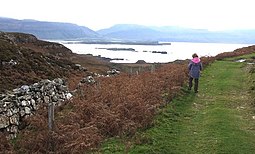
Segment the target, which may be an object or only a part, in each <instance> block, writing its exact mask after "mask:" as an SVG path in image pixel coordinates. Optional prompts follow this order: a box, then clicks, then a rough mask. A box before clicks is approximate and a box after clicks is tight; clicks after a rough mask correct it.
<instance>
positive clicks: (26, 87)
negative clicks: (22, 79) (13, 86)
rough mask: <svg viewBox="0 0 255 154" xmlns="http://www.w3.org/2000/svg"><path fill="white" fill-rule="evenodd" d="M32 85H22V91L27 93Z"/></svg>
mask: <svg viewBox="0 0 255 154" xmlns="http://www.w3.org/2000/svg"><path fill="white" fill-rule="evenodd" d="M29 89H30V87H29V86H28V85H23V86H21V87H20V91H21V92H22V93H27V92H28V91H29Z"/></svg>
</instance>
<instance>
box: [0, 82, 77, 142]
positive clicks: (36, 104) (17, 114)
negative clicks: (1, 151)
mask: <svg viewBox="0 0 255 154" xmlns="http://www.w3.org/2000/svg"><path fill="white" fill-rule="evenodd" d="M71 97H72V94H71V93H69V91H68V88H67V86H65V82H64V80H63V79H60V78H57V79H54V80H53V81H50V80H42V81H40V82H38V83H35V84H33V85H30V86H28V85H23V86H21V87H20V88H17V89H14V90H13V91H12V92H9V93H8V94H0V130H1V131H4V132H8V133H9V134H10V136H9V137H10V138H15V137H16V135H17V133H18V131H19V128H20V127H19V126H20V125H21V124H22V121H23V119H24V118H26V117H28V116H31V115H33V114H34V113H35V111H36V110H38V109H39V108H40V107H41V106H43V105H46V106H48V104H49V103H53V104H54V105H58V106H60V105H61V103H62V102H64V101H65V100H69V99H70V98H71Z"/></svg>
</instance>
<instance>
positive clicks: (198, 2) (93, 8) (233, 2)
mask: <svg viewBox="0 0 255 154" xmlns="http://www.w3.org/2000/svg"><path fill="white" fill-rule="evenodd" d="M254 4H255V1H254V0H2V1H1V9H0V17H10V18H15V19H35V20H40V21H57V22H70V23H75V24H78V25H80V26H87V27H88V28H90V29H93V30H98V29H103V28H108V27H110V26H113V25H114V24H139V25H147V26H181V27H189V28H203V29H209V30H226V29H255V20H254V19H255V13H254V9H255V5H254Z"/></svg>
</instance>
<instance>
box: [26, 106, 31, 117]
mask: <svg viewBox="0 0 255 154" xmlns="http://www.w3.org/2000/svg"><path fill="white" fill-rule="evenodd" d="M25 114H27V115H30V114H31V109H30V108H29V107H25Z"/></svg>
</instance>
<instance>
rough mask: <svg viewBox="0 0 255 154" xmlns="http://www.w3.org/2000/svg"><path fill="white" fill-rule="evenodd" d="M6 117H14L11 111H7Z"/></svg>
mask: <svg viewBox="0 0 255 154" xmlns="http://www.w3.org/2000/svg"><path fill="white" fill-rule="evenodd" d="M6 115H7V116H8V117H10V116H12V115H13V113H12V111H11V109H7V112H6Z"/></svg>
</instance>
